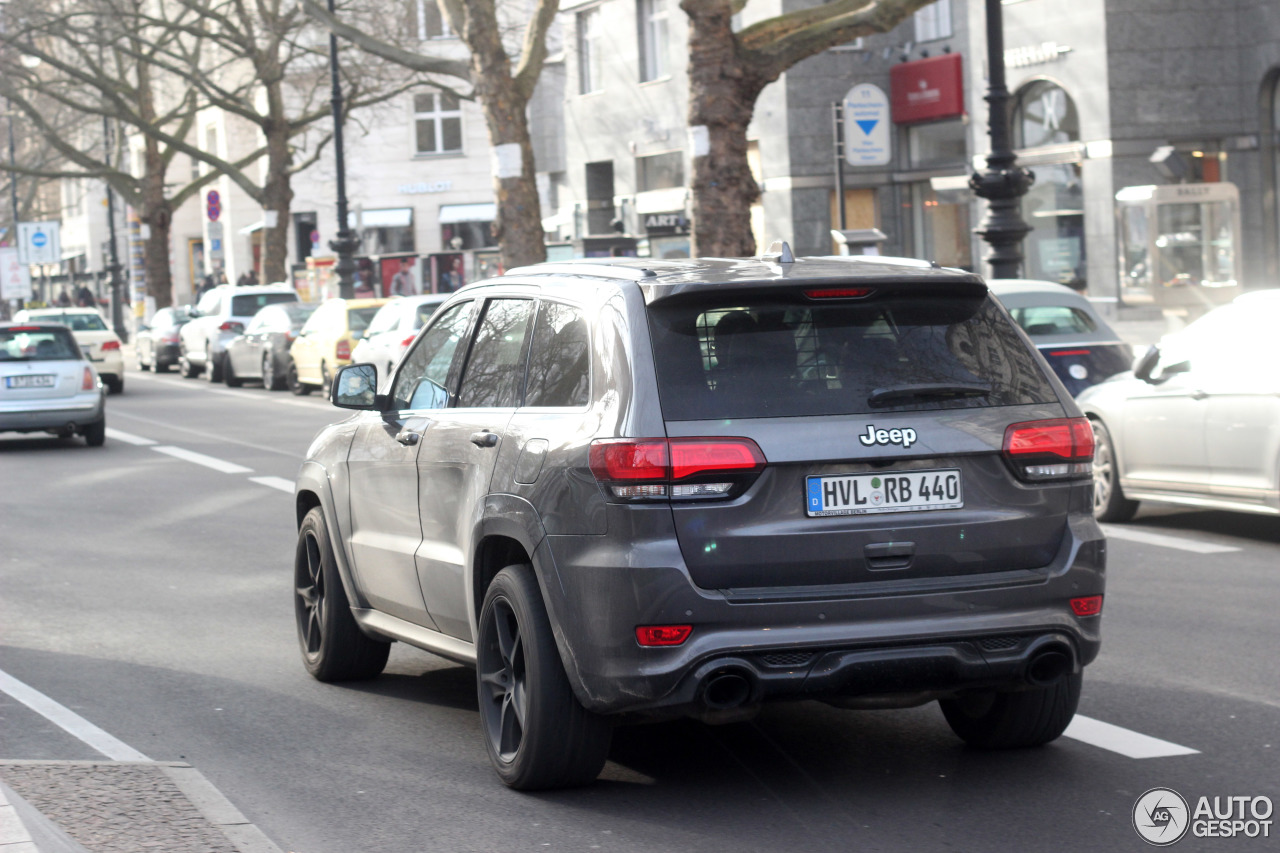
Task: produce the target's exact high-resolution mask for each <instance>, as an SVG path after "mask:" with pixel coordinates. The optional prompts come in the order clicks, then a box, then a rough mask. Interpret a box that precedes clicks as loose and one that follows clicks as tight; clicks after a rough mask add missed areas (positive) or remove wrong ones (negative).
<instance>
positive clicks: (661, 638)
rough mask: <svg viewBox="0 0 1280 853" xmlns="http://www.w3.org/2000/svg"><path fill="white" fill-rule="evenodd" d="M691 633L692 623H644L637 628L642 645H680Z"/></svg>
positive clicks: (637, 636) (639, 641)
mask: <svg viewBox="0 0 1280 853" xmlns="http://www.w3.org/2000/svg"><path fill="white" fill-rule="evenodd" d="M691 633H693V626H692V625H644V626H641V627H639V628H636V642H638V643H639V644H640V645H642V646H678V645H680V644H681V643H683V642H684V641H685V640H687V639H689V635H690V634H691Z"/></svg>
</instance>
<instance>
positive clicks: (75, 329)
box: [13, 308, 124, 394]
mask: <svg viewBox="0 0 1280 853" xmlns="http://www.w3.org/2000/svg"><path fill="white" fill-rule="evenodd" d="M13 319H14V322H17V323H61V324H62V325H64V326H66V327H67V328H68V329H70V330H71V334H73V335H75V338H76V343H78V344H79V345H80V349H81V350H82V351H83V352H84V357H85V358H87V359H89V361H91V362H93V366H94V368H96V370H97V372H98V375H99V376H101V377H102V382H103V384H104V385H106V386H107V388H109V389H110V390H111V393H112V394H123V393H124V357H123V356H122V355H121V354H120V337H119V336H118V335H117V334H116V333H115V332H113V331H111V328H110V327H109V326H108V325H107V324H106V322H105V321H104V320H103V319H102V315H101V314H99V313H98V310H97V309H96V308H28V309H26V310H24V311H19V312H18V313H17V314H15V315H14V318H13Z"/></svg>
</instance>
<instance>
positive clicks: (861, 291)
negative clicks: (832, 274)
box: [804, 287, 875, 299]
mask: <svg viewBox="0 0 1280 853" xmlns="http://www.w3.org/2000/svg"><path fill="white" fill-rule="evenodd" d="M873 293H875V288H874V287H823V288H817V289H814V290H806V291H805V292H804V295H805V296H807V297H809V298H810V299H861V298H862V297H864V296H870V295H871V294H873Z"/></svg>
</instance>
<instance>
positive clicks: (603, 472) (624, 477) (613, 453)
mask: <svg viewBox="0 0 1280 853" xmlns="http://www.w3.org/2000/svg"><path fill="white" fill-rule="evenodd" d="M765 463H766V460H765V458H764V454H763V453H762V452H761V451H760V447H759V446H758V445H757V444H756V443H755V442H754V441H752V440H751V439H749V438H671V439H666V438H605V439H599V440H597V441H593V442H592V443H591V453H590V464H591V473H592V474H594V475H595V477H596V479H597V480H599V481H600V482H601V483H604V484H605V485H607V486H608V487H609V488H610V490H611V492H612V493H613V496H614V497H618V498H626V499H636V498H641V499H643V498H665V497H674V498H717V497H726V496H728V495H729V494H730V493H732V492H733V491H734V487H735V486H738V485H742V484H743V483H744V482H747V481H748V479H749V478H750V477H751V475H754V474H756V473H758V472H759V471H760V470H761V469H762V468H764V466H765Z"/></svg>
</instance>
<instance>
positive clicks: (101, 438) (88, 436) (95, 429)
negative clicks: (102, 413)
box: [80, 418, 107, 447]
mask: <svg viewBox="0 0 1280 853" xmlns="http://www.w3.org/2000/svg"><path fill="white" fill-rule="evenodd" d="M80 434H81V435H83V436H84V443H85V444H87V445H89V446H90V447H101V446H102V445H103V444H104V443H106V440H107V419H106V418H103V419H102V420H100V421H98V422H97V423H96V424H89V425H88V426H86V427H85V428H84V429H83V430H81V431H80Z"/></svg>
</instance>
